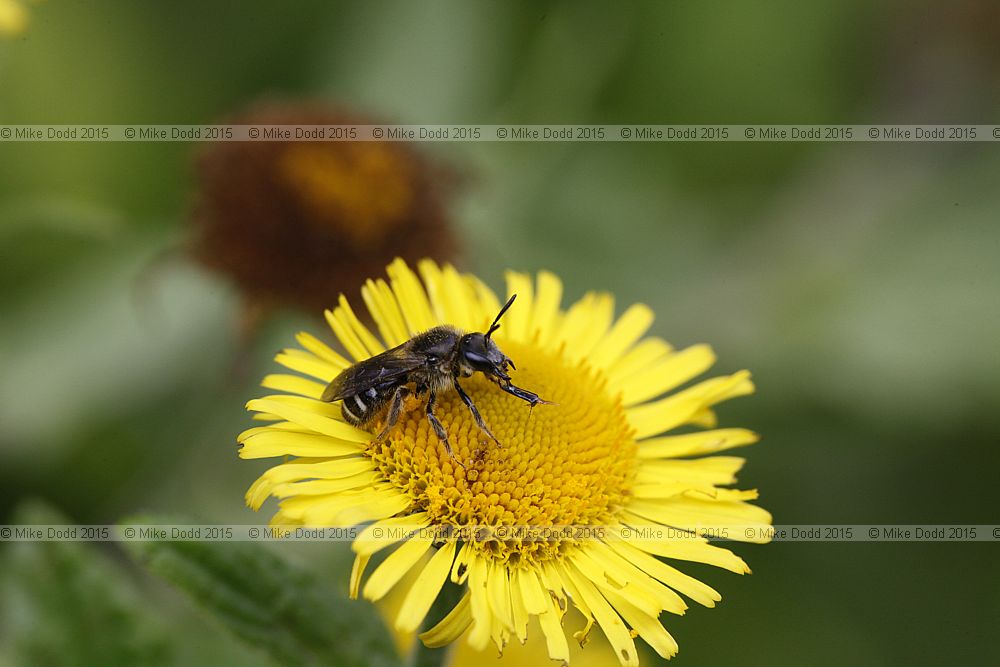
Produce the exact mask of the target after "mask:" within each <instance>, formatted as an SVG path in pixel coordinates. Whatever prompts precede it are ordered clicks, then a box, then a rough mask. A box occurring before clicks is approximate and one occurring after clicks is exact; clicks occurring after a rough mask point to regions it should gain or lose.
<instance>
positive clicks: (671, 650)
mask: <svg viewBox="0 0 1000 667" xmlns="http://www.w3.org/2000/svg"><path fill="white" fill-rule="evenodd" d="M605 594H606V595H607V597H608V601H609V602H610V603H611V604H612V605H613V606H614V608H615V610H616V611H617V612H618V613H620V614H621V615H622V616H623V617H624V618H625V620H626V621H627V622H628V624H629V625H631V626H632V628H633V629H634V630H635V631H636V632H637V633H638V634H639V636H640V637H642V639H643V640H644V641H645V642H646V643H647V644H649V645H650V646H652V647H653V650H654V651H656V652H657V653H658V654H659V655H660V657H661V658H665V659H668V660H669V659H670V658H672V657H673V656H675V655H677V642H676V641H675V640H674V638H673V637H671V636H670V633H669V632H667V631H666V629H665V628H664V627H663V626H662V625H661V624H660V621H659V620H657V618H656V617H655V616H650V615H648V614H646V613H645V612H644V611H642V610H641V609H639V608H638V607H636V606H635V605H634V604H633V601H632V600H630V599H628V598H626V597H625V596H624V595H620V594H618V593H615V592H614V591H607V592H606V593H605ZM622 664H624V663H622Z"/></svg>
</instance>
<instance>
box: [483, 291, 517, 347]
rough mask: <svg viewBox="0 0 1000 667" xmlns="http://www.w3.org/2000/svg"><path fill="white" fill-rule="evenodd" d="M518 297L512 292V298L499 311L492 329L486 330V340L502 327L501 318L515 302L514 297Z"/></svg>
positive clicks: (491, 326)
mask: <svg viewBox="0 0 1000 667" xmlns="http://www.w3.org/2000/svg"><path fill="white" fill-rule="evenodd" d="M516 298H517V295H516V294H511V295H510V298H509V299H507V303H505V304H504V305H503V308H501V309H500V312H499V313H497V316H496V319H495V320H493V324H491V325H490V330H489V331H487V332H486V340H489V339H490V334H492V333H493V332H494V331H496V330H497V329H499V328H500V318H501V317H503V314H504V313H506V312H507V309H508V308H510V305H511V304H512V303H514V299H516Z"/></svg>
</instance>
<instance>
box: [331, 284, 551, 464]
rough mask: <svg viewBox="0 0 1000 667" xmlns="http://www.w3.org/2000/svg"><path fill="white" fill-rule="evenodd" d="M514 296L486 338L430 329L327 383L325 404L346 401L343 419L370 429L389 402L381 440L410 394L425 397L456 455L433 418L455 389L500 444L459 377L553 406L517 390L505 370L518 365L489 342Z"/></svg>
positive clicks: (429, 411) (428, 409)
mask: <svg viewBox="0 0 1000 667" xmlns="http://www.w3.org/2000/svg"><path fill="white" fill-rule="evenodd" d="M516 297H517V295H516V294H515V295H513V296H512V297H510V299H509V300H508V301H507V303H506V304H504V306H503V308H501V309H500V312H499V313H498V314H497V316H496V319H494V320H493V324H492V325H490V328H489V331H487V332H486V333H485V334H482V333H463V332H462V331H461V330H459V329H457V328H456V327H452V326H447V325H445V326H439V327H434V328H433V329H429V330H427V331H425V332H423V333H421V334H417V335H416V336H414V337H413V338H411V339H410V340H408V341H406V342H405V343H403V344H402V345H398V346H396V347H394V348H392V349H391V350H386V351H385V352H383V353H381V354H377V355H375V356H374V357H372V358H371V359H366V360H365V361H361V362H359V363H357V364H354V365H353V366H351V367H350V368H346V369H344V370H343V371H342V372H341V373H340V375H338V376H337V377H335V378H334V379H333V381H332V382H330V384H329V385H327V387H326V390H325V391H324V392H323V400H324V401H327V402H333V401H343V404H342V406H341V410H342V412H343V414H344V418H345V419H346V420H347V421H348V422H349V423H351V424H354V425H355V426H367V425H368V424H370V423H371V422H372V421H374V419H375V418H376V417H377V416H378V415H379V414H381V412H382V410H383V409H384V408H385V406H386V405H387V404H388V406H389V408H388V413H387V415H386V419H385V426H384V427H383V428H382V432H381V433H380V434H379V435H378V440H383V439H384V438H385V437H386V436H387V435H388V434H389V431H390V430H392V427H393V426H395V425H396V422H397V421H398V420H399V416H400V413H401V412H402V410H403V401H404V400H405V399H406V397H407V396H408V395H409V394H411V393H413V394H415V395H416V396H423V395H424V394H426V395H427V403H426V407H425V412H426V413H427V421H429V422H430V424H431V427H432V428H433V429H434V433H435V434H436V435H437V437H438V438H439V439H440V440H441V442H442V443H444V446H445V449H446V450H447V451H448V454H449V455H451V456H454V455H453V454H452V450H451V443H449V442H448V434H447V433H446V432H445V429H444V426H442V424H441V422H440V420H438V418H437V417H436V416H435V415H434V401H435V400H436V399H437V395H438V394H439V393H441V392H444V391H448V390H451V389H454V390H455V392H457V393H458V396H459V397H460V398H461V399H462V402H463V403H465V405H466V406H467V407H468V408H469V412H471V413H472V417H473V419H475V420H476V424H477V425H478V426H479V428H480V429H482V431H483V432H484V433H486V435H488V436H489V437H490V438H491V439H492V440H493V441H494V442H496V443H497V444H500V442H499V441H498V440H497V439H496V436H494V435H493V434H492V433H491V432H490V429H489V427H487V426H486V422H485V421H483V417H482V415H480V414H479V410H478V409H477V408H476V404H475V403H473V402H472V398H471V397H470V396H469V395H468V394H467V393H466V392H465V390H464V389H462V385H461V384H459V382H458V379H459V378H460V377H471V376H472V374H473V373H476V372H479V373H482V374H483V375H485V376H486V377H487V378H489V379H490V380H491V381H493V382H495V383H496V384H497V386H498V387H500V389H502V390H503V391H505V392H507V393H508V394H511V395H513V396H516V397H518V398H520V399H521V400H523V401H527V402H528V403H529V404H531V407H534V406H536V405H538V404H539V403H546V404H548V403H549V401H545V400H542V399H541V398H539V397H538V394H535V393H533V392H530V391H527V390H525V389H521V388H520V387H516V386H514V384H513V383H512V382H511V379H510V375H509V374H508V372H507V369H508V368H512V369H515V370H516V367H515V366H514V362H512V361H511V360H510V358H509V357H507V355H505V354H504V353H503V352H501V351H500V348H499V347H497V345H496V343H494V342H493V341H492V340H490V336H491V335H492V334H493V332H494V331H496V330H497V329H499V328H500V318H501V317H503V314H504V313H505V312H507V309H508V308H510V306H511V304H512V303H514V299H515V298H516Z"/></svg>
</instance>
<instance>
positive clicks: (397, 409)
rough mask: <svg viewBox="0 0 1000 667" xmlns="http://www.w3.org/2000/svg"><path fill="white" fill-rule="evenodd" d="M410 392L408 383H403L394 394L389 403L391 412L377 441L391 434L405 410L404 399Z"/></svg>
mask: <svg viewBox="0 0 1000 667" xmlns="http://www.w3.org/2000/svg"><path fill="white" fill-rule="evenodd" d="M409 393H410V389H409V388H408V387H407V386H406V385H403V386H402V387H400V388H399V389H397V390H396V392H395V393H394V394H393V395H392V403H390V404H389V412H388V414H387V415H386V417H385V426H383V427H382V432H381V433H379V434H378V437H377V438H375V441H376V442H382V441H383V440H385V439H386V437H387V436H388V435H389V431H391V430H392V427H393V426H395V425H396V422H398V421H399V415H400V414H401V413H402V412H403V401H404V400H406V397H407V395H409Z"/></svg>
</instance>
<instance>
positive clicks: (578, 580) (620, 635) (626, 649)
mask: <svg viewBox="0 0 1000 667" xmlns="http://www.w3.org/2000/svg"><path fill="white" fill-rule="evenodd" d="M564 571H565V572H566V574H567V575H568V576H569V578H570V579H571V580H572V581H573V584H574V585H575V586H576V588H577V590H578V591H579V592H580V595H581V596H582V597H583V599H584V601H585V602H586V603H587V606H588V607H590V610H591V612H592V613H593V614H594V619H595V620H596V621H597V624H598V625H599V626H601V630H603V631H604V636H605V637H607V638H608V641H609V642H611V646H613V647H614V649H615V653H616V654H617V655H618V660H619V662H620V663H621V664H622V665H623V667H639V654H638V653H637V652H636V650H635V642H634V641H632V635H631V634H630V633H629V629H628V627H627V626H626V625H625V623H624V622H623V621H622V619H621V617H620V616H619V615H618V613H617V612H616V611H615V610H614V609H613V608H612V607H611V605H609V604H608V601H607V600H606V599H604V596H603V595H601V593H600V592H599V591H598V590H597V589H596V588H594V584H593V583H591V581H590V580H589V579H587V577H585V576H584V575H583V574H582V573H581V572H580V571H579V570H578V569H576V567H575V566H574V565H573V563H572V562H567V563H566V567H565V570H564Z"/></svg>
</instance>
